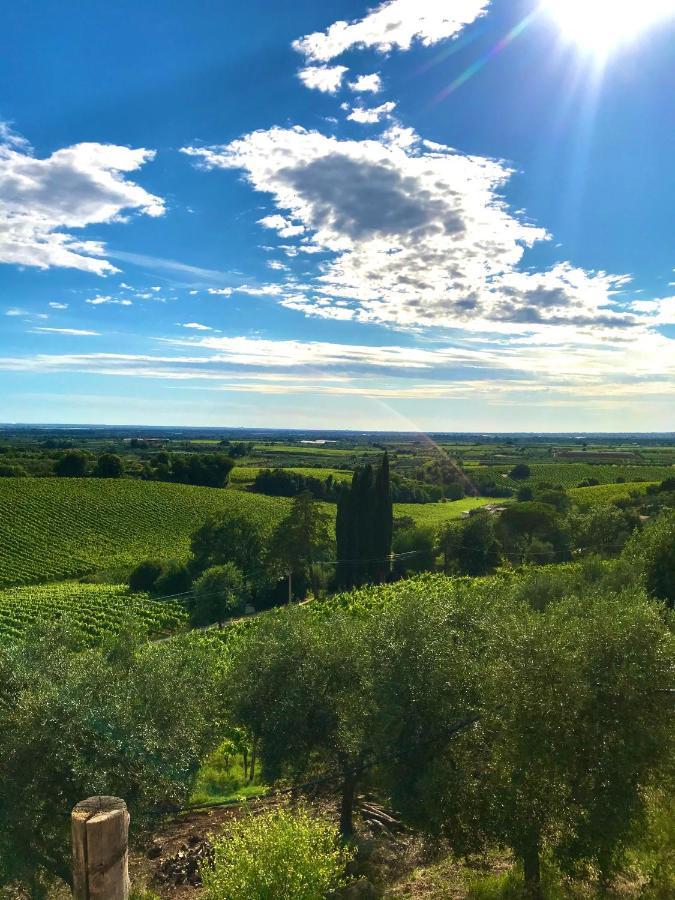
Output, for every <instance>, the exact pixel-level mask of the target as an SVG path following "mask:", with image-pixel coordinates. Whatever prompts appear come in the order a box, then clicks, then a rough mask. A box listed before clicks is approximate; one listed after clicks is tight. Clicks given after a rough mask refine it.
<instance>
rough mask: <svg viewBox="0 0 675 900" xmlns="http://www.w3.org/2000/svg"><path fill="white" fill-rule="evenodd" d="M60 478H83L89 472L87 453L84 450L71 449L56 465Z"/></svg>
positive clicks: (55, 469) (55, 470)
mask: <svg viewBox="0 0 675 900" xmlns="http://www.w3.org/2000/svg"><path fill="white" fill-rule="evenodd" d="M54 472H55V473H56V475H58V476H59V478H83V477H84V476H85V475H86V474H87V454H86V453H83V452H82V450H69V451H68V453H64V454H63V456H62V457H61V459H60V460H59V461H58V462H57V463H56V465H55V466H54Z"/></svg>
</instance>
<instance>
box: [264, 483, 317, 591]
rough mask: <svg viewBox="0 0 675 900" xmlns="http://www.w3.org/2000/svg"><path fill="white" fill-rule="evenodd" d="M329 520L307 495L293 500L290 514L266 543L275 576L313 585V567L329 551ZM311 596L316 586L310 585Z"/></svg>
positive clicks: (309, 495)
mask: <svg viewBox="0 0 675 900" xmlns="http://www.w3.org/2000/svg"><path fill="white" fill-rule="evenodd" d="M330 525H331V522H330V516H329V514H328V513H327V512H326V510H325V509H323V508H322V507H321V506H319V504H318V503H316V502H315V501H314V498H313V497H312V495H311V494H310V493H309V492H305V493H303V494H300V495H299V496H297V497H296V498H295V499H294V501H293V506H292V508H291V511H290V512H289V514H288V515H287V516H286V518H285V519H282V520H281V522H279V524H278V525H277V527H276V529H275V530H274V532H273V534H272V537H271V539H270V547H269V553H268V558H269V561H270V564H271V566H272V568H273V569H275V570H276V571H277V573H278V574H281V575H285V574H287V573H292V574H299V575H301V576H304V578H305V579H307V578H309V580H310V581H312V582H313V581H314V571H315V570H314V563H315V562H317V560H319V559H320V558H321V557H322V556H323V555H324V554H325V553H326V551H327V550H328V549H329V548H330V547H331V545H332V535H331V528H330ZM312 589H313V593H314V594H315V595H316V593H317V585H316V584H315V583H312Z"/></svg>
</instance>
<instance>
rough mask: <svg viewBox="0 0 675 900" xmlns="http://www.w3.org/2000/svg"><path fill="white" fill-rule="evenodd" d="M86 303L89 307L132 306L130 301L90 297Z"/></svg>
mask: <svg viewBox="0 0 675 900" xmlns="http://www.w3.org/2000/svg"><path fill="white" fill-rule="evenodd" d="M86 302H87V303H88V304H89V305H90V306H133V303H132V302H131V300H115V298H114V297H101V296H98V297H92V298H91V300H87V301H86Z"/></svg>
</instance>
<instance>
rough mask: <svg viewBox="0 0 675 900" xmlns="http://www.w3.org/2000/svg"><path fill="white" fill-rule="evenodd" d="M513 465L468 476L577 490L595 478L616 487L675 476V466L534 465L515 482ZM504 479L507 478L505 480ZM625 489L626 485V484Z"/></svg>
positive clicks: (472, 471)
mask: <svg viewBox="0 0 675 900" xmlns="http://www.w3.org/2000/svg"><path fill="white" fill-rule="evenodd" d="M510 468H511V467H509V466H475V467H470V468H469V472H468V474H470V475H471V477H472V478H483V477H485V476H492V477H494V478H495V479H497V480H500V479H501V480H503V481H504V482H505V483H506V484H507V485H508V486H509V487H519V486H520V485H523V484H537V483H538V482H547V483H549V484H554V485H558V484H561V485H562V486H563V487H564V488H574V487H577V486H578V485H579V484H580V483H581V482H582V481H584V480H585V479H587V478H594V479H595V480H596V481H599V482H600V484H616V482H617V480H618V479H623V481H624V482H626V483H635V482H650V481H651V482H654V481H664V480H665V479H666V478H672V477H673V475H675V467H673V466H625V465H606V464H605V465H603V464H599V465H593V464H592V463H533V464H531V465H530V470H531V475H530V477H529V478H527V479H520V480H518V481H513V479H511V478H508V473H509V471H510ZM502 476H507V477H505V478H503V477H502ZM622 486H623V487H624V488H625V487H626V485H625V484H624V485H622Z"/></svg>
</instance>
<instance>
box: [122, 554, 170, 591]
mask: <svg viewBox="0 0 675 900" xmlns="http://www.w3.org/2000/svg"><path fill="white" fill-rule="evenodd" d="M163 566H164V563H163V561H162V560H159V559H146V560H145V561H144V562H142V563H140V564H139V565H138V566H136V568H135V569H133V571H132V572H131V574H130V575H129V590H130V591H147V592H150V591H153V590H154V589H155V584H156V583H157V579H158V578H159V576H160V575H161V574H162V568H163Z"/></svg>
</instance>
